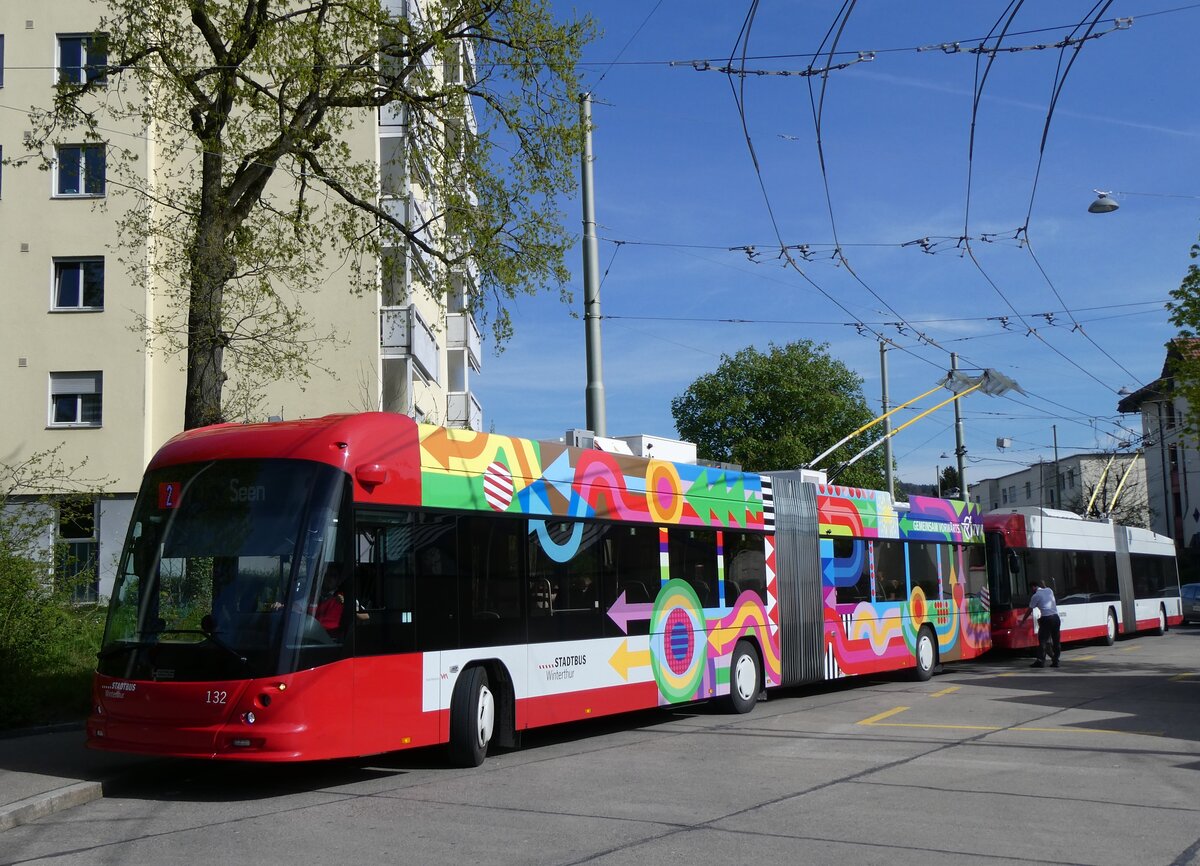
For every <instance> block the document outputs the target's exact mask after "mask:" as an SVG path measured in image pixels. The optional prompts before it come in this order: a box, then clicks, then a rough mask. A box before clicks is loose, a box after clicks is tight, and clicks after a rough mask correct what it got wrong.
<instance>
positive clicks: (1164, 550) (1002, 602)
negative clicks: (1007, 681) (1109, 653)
mask: <svg viewBox="0 0 1200 866" xmlns="http://www.w3.org/2000/svg"><path fill="white" fill-rule="evenodd" d="M983 520H984V529H985V531H986V535H987V545H988V557H989V564H990V566H991V567H990V569H989V571H990V573H991V575H992V598H991V608H992V642H993V645H994V646H996V647H997V648H1000V649H1021V648H1025V647H1032V646H1036V645H1037V636H1036V634H1035V631H1034V625H1033V623H1032V622H1026V623H1025V624H1024V625H1022V624H1020V618H1021V616H1022V615H1023V613H1024V612H1025V610H1026V608H1027V607H1028V605H1029V596H1030V595H1031V590H1030V581H1032V580H1035V579H1037V580H1043V581H1045V582H1047V583H1048V584H1049V585H1050V588H1051V589H1053V590H1054V595H1055V598H1056V600H1057V602H1058V613H1059V616H1060V617H1061V619H1062V640H1063V642H1064V643H1065V642H1067V641H1078V640H1089V639H1093V638H1101V639H1103V640H1104V641H1105V642H1106V643H1108V644H1110V645H1111V644H1112V643H1113V642H1114V641H1115V640H1116V639H1117V635H1119V634H1132V633H1134V632H1137V631H1153V632H1155V633H1157V634H1162V633H1163V632H1165V631H1166V630H1167V628H1168V627H1169V626H1173V625H1179V624H1180V623H1181V622H1183V606H1182V605H1183V602H1182V599H1181V598H1180V595H1179V573H1178V569H1177V567H1176V562H1175V543H1174V542H1173V541H1172V540H1171V539H1170V538H1167V537H1166V536H1163V535H1158V534H1156V533H1154V532H1151V531H1150V530H1148V529H1141V528H1137V527H1130V526H1122V525H1121V524H1119V523H1113V522H1112V521H1111V520H1089V519H1085V518H1083V517H1080V516H1079V515H1077V514H1073V513H1071V512H1069V511H1057V510H1054V509H1050V508H1040V507H1023V508H1014V509H1012V510H1011V511H1009V512H990V513H988V514H986V515H984V519H983Z"/></svg>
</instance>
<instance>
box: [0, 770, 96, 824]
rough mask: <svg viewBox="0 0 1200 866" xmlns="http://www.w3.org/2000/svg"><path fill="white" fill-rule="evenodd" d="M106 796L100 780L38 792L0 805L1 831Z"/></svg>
mask: <svg viewBox="0 0 1200 866" xmlns="http://www.w3.org/2000/svg"><path fill="white" fill-rule="evenodd" d="M103 796H104V786H103V785H101V784H100V783H99V782H76V783H75V784H73V785H67V786H65V787H62V788H56V789H55V790H53V791H47V792H45V793H43V794H36V795H34V796H32V797H26V798H25V799H24V800H18V801H17V802H15V803H10V804H9V805H7V806H0V832H3V831H4V830H11V829H12V828H13V827H16V826H18V825H20V824H27V823H29V822H30V821H36V820H38V819H39V818H45V817H46V816H47V815H53V814H54V813H55V812H61V811H62V810H63V809H71V808H74V807H75V806H82V805H83V804H84V803H90V802H92V801H93V800H99V799H100V798H101V797H103Z"/></svg>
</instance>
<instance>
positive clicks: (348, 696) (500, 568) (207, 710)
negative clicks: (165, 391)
mask: <svg viewBox="0 0 1200 866" xmlns="http://www.w3.org/2000/svg"><path fill="white" fill-rule="evenodd" d="M982 525H983V524H982V520H981V518H980V516H979V514H978V511H977V508H976V507H975V506H972V505H969V504H967V503H964V502H956V501H953V500H942V499H933V498H923V497H913V499H912V500H911V501H910V502H909V503H907V504H897V503H893V502H892V500H891V497H890V496H889V495H888V494H887V493H883V492H879V491H869V490H859V489H852V488H844V487H838V486H836V485H830V484H826V483H824V479H823V478H822V477H821V476H820V475H819V474H815V473H804V472H784V473H777V474H771V475H758V474H752V473H742V472H736V471H731V470H728V469H726V468H715V467H711V466H700V465H695V464H687V463H672V462H668V461H664V460H655V459H642V458H639V457H634V456H631V455H622V454H612V453H608V452H605V451H599V450H591V449H578V448H572V447H567V446H565V445H563V444H562V443H557V442H535V441H530V440H524V439H516V438H511V437H506V436H497V435H490V434H484V433H474V432H471V431H465V430H447V429H443V428H440V427H432V426H427V425H418V424H416V423H415V422H413V421H412V420H411V419H409V418H407V417H404V416H401V415H395V414H385V413H366V414H361V415H336V416H329V417H325V418H319V419H311V420H303V421H290V422H274V423H270V424H255V425H234V424H225V425H218V426H214V427H207V428H203V429H199V430H192V431H189V432H186V433H183V434H181V435H179V436H177V437H175V438H174V439H172V440H171V441H170V442H168V443H167V444H166V445H164V446H163V448H162V449H161V450H160V451H159V452H158V453H157V454H156V455H155V457H154V458H153V460H152V461H151V462H150V465H149V467H148V468H147V470H146V474H145V478H144V480H143V484H142V487H141V491H140V493H139V495H138V500H137V503H136V505H135V508H134V513H133V515H132V518H131V521H130V527H129V532H128V536H127V540H126V544H125V547H124V550H123V553H122V556H121V560H120V564H119V566H118V575H117V579H116V582H115V585H114V588H113V592H112V596H111V599H110V603H109V605H110V606H109V613H108V621H107V625H106V629H105V634H104V639H103V643H102V646H101V649H100V652H99V662H98V665H97V673H96V677H95V685H94V702H93V710H92V713H91V715H90V717H89V719H88V725H87V733H88V740H89V744H90V745H91V746H92V747H94V748H100V749H110V750H116V751H127V752H140V753H148V754H162V755H178V756H188V757H204V758H218V759H240V760H257V761H289V760H316V759H326V758H335V757H349V756H359V755H369V754H375V753H380V752H387V751H393V750H398V749H404V748H410V747H417V746H427V745H434V744H439V743H444V744H448V745H449V750H450V754H451V756H452V758H453V760H454V761H455V762H456V763H459V764H463V765H468V766H470V765H477V764H478V763H480V762H481V761H482V760H483V758H484V756H485V755H486V752H487V749H488V747H489V745H491V744H493V743H495V744H498V745H510V746H511V745H516V744H517V741H518V738H519V735H520V732H521V731H523V730H526V729H529V728H532V727H536V726H540V725H548V724H553V723H557V722H566V721H571V720H576V719H584V718H589V717H592V716H598V715H603V714H608V713H617V712H622V711H629V710H635V709H640V708H647V707H654V706H666V705H672V704H681V703H686V702H690V701H697V700H706V699H710V698H720V699H722V700H724V701H725V702H726V703H727V704H728V705H729V707H730V708H731V709H732V710H734V711H736V712H748V711H749V710H751V709H752V708H753V707H754V704H755V703H756V702H757V701H758V700H759V699H760V696H761V695H762V693H763V690H764V688H767V687H774V686H787V685H794V684H798V683H804V682H812V681H816V680H822V679H828V678H833V677H841V676H846V675H852V674H861V673H875V672H879V671H885V670H897V669H904V668H908V669H911V670H913V671H914V672H915V673H916V675H917V676H918V677H919V678H922V679H924V678H928V676H929V675H930V674H931V673H932V671H933V669H934V667H935V666H936V665H937V664H938V663H939V662H942V661H953V660H957V659H968V658H972V657H974V656H977V655H979V654H980V653H982V652H984V651H985V650H986V649H987V648H988V646H989V645H990V629H989V618H988V606H987V595H988V588H987V574H986V568H985V557H984V542H983V532H982ZM1172 612H1173V613H1172V615H1175V614H1177V613H1178V608H1177V606H1176V607H1173V608H1172Z"/></svg>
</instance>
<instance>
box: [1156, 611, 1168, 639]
mask: <svg viewBox="0 0 1200 866" xmlns="http://www.w3.org/2000/svg"><path fill="white" fill-rule="evenodd" d="M1154 633H1155V634H1156V635H1158V636H1159V637H1162V636H1163V635H1164V634H1166V633H1167V609H1166V608H1165V607H1163V606H1162V605H1161V604H1160V605H1159V606H1158V627H1157V628H1155V629H1154Z"/></svg>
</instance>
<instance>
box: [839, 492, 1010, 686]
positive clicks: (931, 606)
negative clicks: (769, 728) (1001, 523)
mask: <svg viewBox="0 0 1200 866" xmlns="http://www.w3.org/2000/svg"><path fill="white" fill-rule="evenodd" d="M817 509H818V519H819V523H820V529H819V532H820V539H821V541H820V547H821V552H820V555H821V570H822V581H821V583H822V598H823V610H824V619H825V676H826V677H827V678H835V677H841V676H846V675H849V674H863V673H873V672H877V671H885V670H894V669H896V668H899V667H912V666H914V665H915V654H916V645H917V639H918V636H919V634H920V632H921V630H922V629H929V630H930V631H931V632H932V633H933V635H934V637H935V639H936V643H937V650H938V657H939V658H940V659H941V660H942V661H953V660H959V659H969V658H974V657H976V656H978V655H980V654H981V653H983V652H984V651H985V650H987V649H988V647H989V646H990V633H989V632H990V629H989V611H988V601H989V600H988V591H987V575H986V570H985V566H984V561H983V526H982V521H981V519H980V514H979V511H978V507H977V506H975V505H971V504H970V503H966V502H955V501H951V500H944V499H933V498H929V497H922V496H914V497H912V498H911V500H910V502H909V508H908V510H907V511H905V512H898V511H897V509H896V508H895V506H894V505H893V503H892V500H891V497H890V496H889V495H888V494H887V493H885V492H881V491H874V490H859V489H852V488H845V487H837V486H834V485H818V492H817ZM901 542H907V543H906V544H905V543H901ZM885 573H886V574H885Z"/></svg>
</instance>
